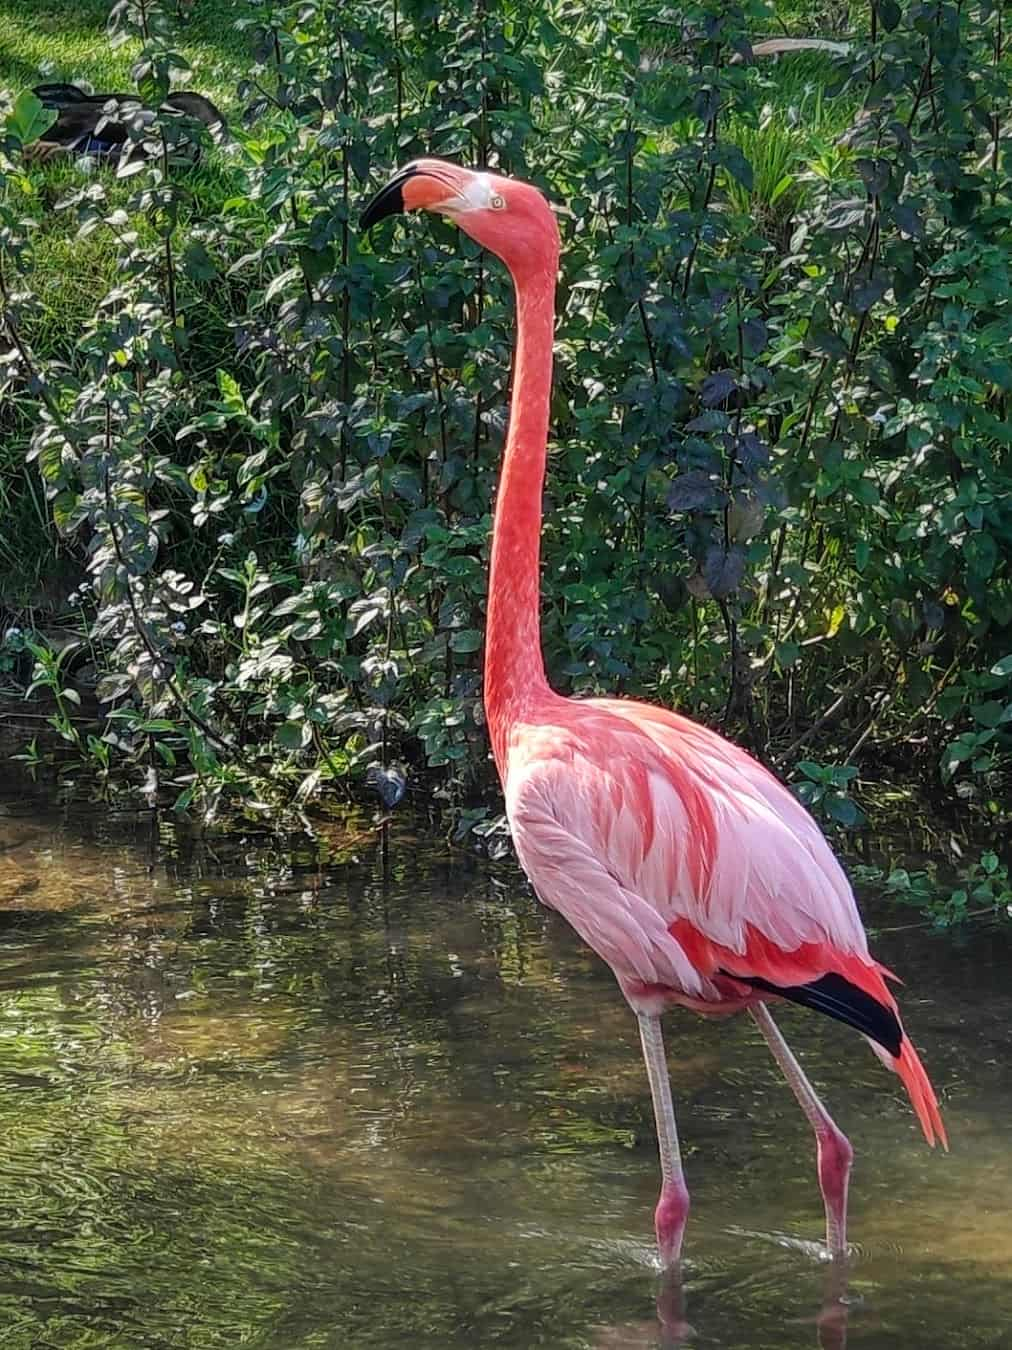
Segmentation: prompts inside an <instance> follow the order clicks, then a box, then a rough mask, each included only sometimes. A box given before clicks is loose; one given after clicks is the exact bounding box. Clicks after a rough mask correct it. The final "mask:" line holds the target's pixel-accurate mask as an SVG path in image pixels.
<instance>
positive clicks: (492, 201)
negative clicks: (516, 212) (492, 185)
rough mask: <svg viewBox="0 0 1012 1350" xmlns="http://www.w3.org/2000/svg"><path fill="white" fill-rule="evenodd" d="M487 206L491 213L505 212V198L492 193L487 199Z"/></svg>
mask: <svg viewBox="0 0 1012 1350" xmlns="http://www.w3.org/2000/svg"><path fill="white" fill-rule="evenodd" d="M488 204H489V206H490V207H491V208H492V210H493V211H505V210H506V198H505V197H501V196H500V195H499V193H498V192H493V193H492V195H491V197H489V199H488Z"/></svg>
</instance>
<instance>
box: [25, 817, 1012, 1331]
mask: <svg viewBox="0 0 1012 1350" xmlns="http://www.w3.org/2000/svg"><path fill="white" fill-rule="evenodd" d="M2 809H3V814H2V815H0V1071H2V1079H3V1092H2V1094H0V1131H2V1139H3V1147H2V1149H0V1322H2V1324H3V1330H2V1331H0V1346H2V1347H3V1350H22V1348H24V1350H29V1348H30V1350H45V1348H47V1347H60V1350H63V1348H64V1347H75V1348H76V1347H88V1350H92V1347H98V1346H103V1347H104V1346H115V1347H130V1348H132V1347H145V1348H147V1347H152V1348H156V1347H157V1348H158V1350H161V1348H162V1347H166V1348H167V1347H173V1348H175V1347H188V1348H189V1347H194V1350H197V1348H199V1350H204V1347H219V1346H221V1347H226V1346H227V1347H234V1346H240V1345H241V1346H253V1347H262V1348H264V1350H268V1348H269V1350H302V1348H303V1347H306V1348H307V1350H308V1348H309V1347H335V1348H336V1347H342V1348H343V1347H353V1348H354V1350H357V1348H358V1347H363V1348H366V1347H394V1346H398V1347H399V1346H412V1347H433V1350H435V1348H436V1347H439V1348H440V1350H448V1348H455V1347H460V1348H461V1350H464V1347H467V1350H474V1348H475V1347H482V1346H495V1347H518V1348H519V1347H534V1346H545V1347H598V1348H599V1350H605V1348H606V1347H608V1348H610V1350H618V1348H619V1347H622V1348H624V1350H632V1347H648V1346H660V1345H664V1346H673V1345H677V1344H681V1343H683V1341H684V1343H685V1344H687V1345H690V1346H699V1347H704V1348H705V1347H721V1348H722V1350H738V1348H739V1347H742V1348H744V1347H749V1350H765V1348H767V1347H768V1348H769V1350H796V1348H798V1350H800V1348H801V1347H806V1348H811V1347H818V1346H820V1345H821V1346H822V1347H824V1348H825V1347H828V1348H829V1350H840V1348H841V1347H842V1346H844V1344H846V1345H847V1346H849V1347H850V1350H887V1348H888V1350H938V1348H941V1347H953V1348H955V1347H958V1348H959V1350H978V1348H979V1350H983V1348H984V1347H998V1346H1005V1345H1006V1344H1007V1342H1008V1330H1009V1328H1010V1327H1012V1150H1010V1148H1009V1105H1010V1101H1012V1055H1010V1053H1009V1031H1008V1028H1009V1026H1010V1024H1012V980H1010V978H1009V975H1010V972H1012V943H1010V940H1009V937H1008V936H1007V935H1006V934H1003V933H1001V932H1000V931H998V930H995V929H978V930H975V931H973V932H972V933H971V934H970V935H969V936H967V937H966V938H965V939H961V940H960V941H959V942H954V941H953V939H952V937H951V936H944V937H941V938H939V937H937V936H934V935H932V934H930V933H928V932H926V931H923V930H920V929H917V928H912V929H904V930H902V931H892V932H889V931H883V932H881V933H880V935H879V936H878V938H877V941H876V947H877V951H878V954H879V955H880V957H881V959H883V960H884V961H886V962H887V963H890V964H895V965H896V966H898V967H899V968H900V969H901V971H902V973H903V975H904V977H905V978H906V980H907V984H908V988H907V990H906V992H905V995H904V997H903V1007H904V1011H905V1013H906V1016H907V1020H908V1024H909V1026H910V1027H911V1029H912V1031H913V1033H914V1037H915V1040H916V1041H917V1042H918V1044H919V1045H920V1046H921V1047H922V1048H923V1049H924V1051H925V1058H926V1062H927V1064H928V1067H929V1069H930V1071H931V1074H932V1076H933V1078H934V1081H935V1084H936V1086H937V1087H938V1089H939V1092H940V1095H941V1097H942V1099H943V1110H944V1113H945V1117H946V1121H947V1124H948V1127H949V1132H950V1136H951V1138H952V1142H953V1151H952V1153H951V1154H950V1155H949V1156H948V1157H946V1156H944V1155H942V1154H940V1153H931V1152H929V1150H928V1149H927V1148H926V1147H925V1146H924V1145H923V1144H922V1143H921V1142H920V1139H919V1135H918V1131H917V1127H916V1124H915V1122H914V1119H913V1116H912V1114H911V1112H910V1110H909V1108H908V1107H907V1105H906V1104H905V1101H904V1100H903V1098H902V1096H901V1094H900V1089H899V1085H898V1083H897V1082H896V1080H894V1079H892V1078H891V1076H889V1075H887V1074H886V1073H885V1072H884V1071H883V1070H882V1069H881V1068H880V1066H879V1065H878V1063H877V1061H876V1060H875V1059H874V1057H873V1056H872V1055H871V1054H870V1052H869V1051H868V1049H867V1047H866V1046H865V1045H864V1043H863V1042H862V1041H861V1040H860V1039H859V1038H858V1037H856V1036H854V1035H853V1034H852V1033H848V1032H847V1031H846V1030H845V1029H843V1028H840V1027H837V1026H835V1025H833V1024H830V1023H828V1022H825V1021H823V1020H821V1019H819V1018H817V1017H815V1016H814V1015H812V1014H805V1013H803V1012H800V1011H798V1010H793V1009H783V1010H782V1011H781V1012H780V1013H779V1020H780V1022H781V1025H782V1026H783V1027H784V1029H785V1031H786V1034H787V1035H788V1038H789V1039H790V1040H791V1041H792V1043H793V1044H794V1045H795V1047H796V1048H797V1049H798V1050H799V1052H800V1054H801V1055H802V1057H803V1058H804V1060H805V1063H806V1064H807V1065H808V1066H809V1068H810V1069H811V1070H812V1073H813V1076H814V1078H815V1080H816V1082H817V1083H818V1085H819V1086H820V1087H821V1088H823V1089H824V1090H825V1094H826V1097H827V1100H828V1102H829V1103H830V1105H831V1106H832V1108H833V1109H834V1110H835V1112H836V1115H837V1119H838V1120H839V1122H840V1124H841V1125H842V1126H843V1128H844V1129H845V1130H847V1132H848V1133H849V1134H850V1136H851V1138H852V1140H853V1142H854V1144H855V1147H856V1150H857V1163H856V1166H855V1172H854V1177H853V1186H852V1204H851V1236H852V1238H853V1240H854V1242H855V1243H856V1244H858V1251H857V1252H856V1254H855V1257H854V1261H853V1264H852V1268H851V1273H850V1283H849V1288H848V1289H847V1290H846V1291H841V1290H832V1289H829V1290H827V1289H826V1287H825V1286H826V1280H827V1272H826V1270H825V1268H824V1267H823V1266H821V1265H820V1264H819V1262H818V1261H817V1260H816V1259H814V1258H813V1255H812V1252H811V1250H810V1248H809V1247H808V1246H806V1244H809V1243H812V1242H814V1241H816V1240H817V1239H818V1238H819V1237H820V1234H821V1230H822V1212H821V1204H820V1200H819V1194H818V1189H817V1186H816V1182H815V1176H814V1168H813V1164H812V1148H811V1142H810V1139H809V1136H808V1131H807V1126H806V1125H805V1122H804V1120H803V1119H802V1117H801V1115H800V1112H799V1111H798V1110H797V1107H796V1105H795V1103H794V1101H793V1098H792V1097H791V1096H790V1095H789V1093H788V1091H787V1089H786V1088H785V1087H784V1086H783V1084H782V1083H781V1082H780V1080H779V1079H778V1076H777V1073H776V1070H775V1068H774V1066H773V1064H772V1061H771V1060H770V1059H769V1057H768V1055H767V1054H766V1052H765V1049H764V1047H763V1045H762V1042H761V1041H760V1040H759V1038H758V1034H757V1033H756V1032H755V1030H754V1029H753V1027H752V1025H751V1023H750V1021H749V1019H747V1018H734V1019H730V1020H726V1021H722V1022H718V1023H708V1022H703V1021H702V1020H700V1019H698V1018H694V1017H692V1016H691V1015H689V1014H678V1013H674V1014H672V1015H671V1016H670V1017H669V1018H668V1019H667V1024H668V1030H667V1036H668V1048H669V1059H670V1063H671V1072H672V1082H673V1088H674V1094H675V1100H676V1109H677V1111H678V1115H679V1122H680V1127H681V1132H682V1136H683V1142H684V1145H685V1150H686V1169H687V1174H688V1179H689V1184H690V1187H691V1189H692V1194H693V1205H694V1208H693V1215H692V1219H691V1220H690V1226H689V1230H688V1235H687V1248H686V1261H685V1267H684V1291H683V1294H684V1309H681V1308H679V1306H678V1298H677V1295H676V1292H675V1291H674V1290H671V1289H667V1290H665V1289H663V1288H659V1282H658V1275H657V1271H656V1269H655V1265H654V1256H653V1247H652V1241H651V1213H652V1207H653V1203H654V1199H655V1194H656V1189H657V1163H656V1154H655V1151H654V1142H653V1129H652V1121H651V1114H650V1100H649V1094H648V1090H647V1085H646V1080H645V1076H644V1073H643V1070H642V1066H641V1062H640V1057H639V1048H638V1043H637V1036H636V1030H635V1026H634V1023H633V1019H632V1017H631V1015H630V1014H629V1013H628V1011H627V1010H626V1008H625V1006H624V1004H623V1003H622V1000H621V998H620V996H619V994H618V992H617V989H616V987H615V985H614V983H613V981H612V979H611V977H610V975H609V974H608V972H607V971H606V970H605V969H604V967H603V966H601V965H600V964H599V963H598V962H597V960H596V959H595V958H594V957H592V956H591V955H590V954H589V953H588V952H586V951H585V950H584V949H583V948H582V947H581V945H580V943H579V942H578V940H577V939H576V938H575V937H574V936H573V935H572V934H571V933H570V932H569V931H568V930H567V929H566V927H565V925H564V924H562V923H561V922H560V921H559V920H557V919H556V918H554V917H553V916H551V915H549V914H547V913H546V912H544V911H543V910H541V909H539V908H538V907H537V906H536V905H535V903H534V902H533V900H532V898H531V896H530V895H529V893H528V891H527V889H526V887H525V885H524V883H523V881H522V879H521V878H520V877H519V875H518V874H517V873H516V872H515V871H514V870H512V868H510V867H507V866H505V865H502V864H500V865H489V864H485V863H482V862H480V861H477V860H475V859H472V858H469V857H467V856H464V855H462V854H461V853H459V852H456V853H454V852H451V851H449V850H448V849H446V848H445V847H444V846H443V845H442V844H441V842H440V841H439V840H438V839H433V838H432V837H431V836H430V835H427V834H425V833H424V832H423V831H421V830H419V831H417V832H413V831H412V829H411V828H410V824H409V823H407V822H405V823H403V824H401V825H400V826H399V827H398V830H397V832H395V833H394V834H393V835H392V836H391V839H390V844H389V852H388V857H387V859H386V861H385V862H384V859H383V856H382V850H381V848H380V846H379V841H378V839H377V836H376V834H375V832H374V830H373V829H372V826H371V822H370V820H369V818H368V817H362V818H360V819H350V820H349V821H348V822H345V823H342V824H335V825H333V826H331V827H328V828H327V829H326V830H325V831H324V836H323V838H322V840H321V841H320V842H319V843H318V844H317V845H315V846H314V845H311V844H309V843H307V842H306V841H304V840H302V841H293V842H292V843H291V844H290V845H285V844H282V843H279V842H278V841H277V840H271V839H270V838H269V837H268V836H259V837H253V836H250V837H243V836H241V835H234V836H230V837H225V838H222V837H217V838H214V839H208V840H204V841H201V840H199V839H197V838H195V837H193V836H189V835H187V833H186V832H185V831H182V830H177V829H176V828H174V827H171V826H163V827H161V832H160V833H159V831H158V829H157V828H153V827H152V825H151V823H150V821H149V819H148V818H147V817H145V816H140V815H139V816H137V817H131V816H116V815H115V814H111V813H110V812H109V811H108V810H105V809H103V810H100V811H96V810H94V809H93V810H87V809H69V808H63V809H59V808H47V807H45V806H44V805H40V803H39V802H33V801H31V800H30V799H25V798H23V797H21V798H18V799H16V800H12V801H8V802H7V804H6V806H4V807H3V808H2ZM871 908H872V913H873V917H877V918H879V920H880V921H881V925H882V927H883V928H887V927H892V926H895V925H899V924H903V923H904V922H905V921H906V919H907V916H906V914H905V913H904V912H903V911H897V910H895V909H892V910H888V909H887V910H881V911H879V912H878V913H877V915H876V914H875V911H874V906H872V907H871ZM841 1293H843V1296H844V1299H845V1302H841V1301H839V1295H840V1294H841ZM658 1295H660V1299H659V1307H660V1315H658ZM827 1299H828V1304H827V1308H828V1311H827V1312H826V1313H825V1315H822V1312H823V1305H824V1300H827ZM848 1314H849V1319H848V1316H847V1315H848ZM848 1322H849V1324H847V1325H845V1323H848ZM686 1324H687V1325H688V1327H689V1328H691V1330H687V1328H686Z"/></svg>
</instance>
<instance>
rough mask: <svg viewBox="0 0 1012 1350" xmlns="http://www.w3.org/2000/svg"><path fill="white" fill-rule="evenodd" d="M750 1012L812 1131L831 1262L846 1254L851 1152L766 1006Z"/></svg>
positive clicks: (847, 1142)
mask: <svg viewBox="0 0 1012 1350" xmlns="http://www.w3.org/2000/svg"><path fill="white" fill-rule="evenodd" d="M749 1012H750V1013H751V1014H752V1016H753V1018H754V1019H755V1024H756V1026H757V1027H758V1028H759V1030H760V1031H761V1032H762V1034H763V1037H764V1039H765V1041H766V1044H767V1045H768V1046H769V1048H770V1050H771V1051H772V1054H773V1058H774V1059H775V1060H776V1062H777V1063H778V1064H779V1065H780V1068H781V1069H782V1070H783V1074H784V1077H785V1078H786V1079H787V1082H788V1083H789V1084H790V1088H791V1091H792V1092H793V1093H794V1095H795V1097H797V1099H798V1104H799V1106H800V1107H801V1109H802V1111H804V1113H805V1115H806V1117H807V1118H808V1123H809V1124H810V1125H811V1127H812V1129H813V1130H814V1131H815V1143H816V1149H817V1153H818V1166H819V1187H820V1189H821V1191H822V1199H823V1203H824V1204H825V1206H826V1246H827V1247H828V1248H829V1254H830V1256H832V1257H833V1258H834V1259H835V1258H838V1257H844V1256H846V1254H847V1183H848V1181H849V1179H850V1165H851V1163H852V1162H853V1159H854V1150H853V1149H852V1148H851V1146H850V1140H849V1139H848V1138H847V1136H846V1135H845V1134H844V1133H843V1131H842V1130H841V1129H840V1128H839V1127H838V1126H837V1125H836V1123H835V1122H834V1120H833V1118H832V1116H831V1115H830V1114H829V1112H828V1111H827V1110H826V1108H825V1107H824V1106H823V1104H822V1102H821V1101H820V1100H819V1097H818V1094H817V1093H816V1091H815V1089H814V1088H813V1087H812V1085H811V1083H810V1082H809V1081H808V1079H807V1078H806V1077H805V1072H804V1070H803V1069H802V1067H801V1065H800V1064H799V1063H798V1061H797V1060H796V1059H795V1057H794V1054H793V1052H792V1050H791V1048H790V1046H789V1045H788V1044H787V1042H786V1041H785V1040H784V1038H783V1034H782V1033H781V1031H780V1028H779V1027H778V1026H777V1024H776V1022H774V1020H773V1018H772V1016H771V1015H770V1011H769V1009H768V1008H767V1007H766V1005H765V1003H758V1004H755V1005H754V1006H753V1007H751V1008H750V1009H749Z"/></svg>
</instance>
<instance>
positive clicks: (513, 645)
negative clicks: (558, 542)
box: [485, 249, 558, 777]
mask: <svg viewBox="0 0 1012 1350" xmlns="http://www.w3.org/2000/svg"><path fill="white" fill-rule="evenodd" d="M557 265H558V257H557V254H556V252H555V250H554V249H550V250H548V252H547V254H546V256H544V257H543V259H541V260H539V262H538V263H537V264H535V265H534V266H532V267H531V268H530V269H529V270H528V269H527V268H525V269H524V270H523V272H520V271H516V272H514V274H513V281H514V284H515V286H516V294H517V348H516V358H515V360H514V363H513V396H512V399H511V401H510V415H509V430H508V432H507V435H506V448H505V450H504V452H503V462H502V472H501V475H500V478H499V494H498V497H497V500H496V507H495V522H494V524H493V528H492V564H491V569H490V572H489V589H488V621H487V625H486V632H485V711H486V715H487V717H488V725H489V733H490V736H491V740H492V753H493V755H494V756H495V762H496V766H497V768H498V770H499V775H500V777H503V776H504V772H505V767H506V747H507V743H508V739H509V730H510V727H511V726H512V725H513V724H514V723H515V722H517V721H518V720H520V719H522V718H523V717H524V716H525V714H526V713H528V712H529V711H530V710H531V708H532V707H533V705H534V704H535V703H536V702H537V700H538V699H539V697H544V695H545V694H547V693H548V682H547V680H546V678H545V664H544V658H543V657H542V654H541V624H540V620H539V614H538V609H539V600H540V589H541V586H540V582H541V578H540V560H541V493H542V489H543V487H544V481H545V456H546V452H547V445H548V412H549V403H550V400H551V392H552V340H553V335H554V330H555V274H556V269H557Z"/></svg>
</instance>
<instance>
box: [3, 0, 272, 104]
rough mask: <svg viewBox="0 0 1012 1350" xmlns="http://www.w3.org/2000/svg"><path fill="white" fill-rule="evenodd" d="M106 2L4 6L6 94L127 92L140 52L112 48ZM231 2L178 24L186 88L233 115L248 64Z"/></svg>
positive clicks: (10, 0) (207, 1) (221, 1)
mask: <svg viewBox="0 0 1012 1350" xmlns="http://www.w3.org/2000/svg"><path fill="white" fill-rule="evenodd" d="M108 15H109V4H108V3H107V0H80V3H74V4H71V3H68V2H67V0H38V3H33V4H30V5H26V4H24V3H22V0H0V92H2V91H7V92H8V93H16V92H17V91H18V90H20V89H27V88H30V87H31V86H32V85H34V84H39V83H40V82H42V81H44V80H47V81H48V80H69V81H71V82H73V83H80V82H82V81H85V82H87V83H88V84H90V85H91V86H92V87H93V88H94V89H96V90H100V89H101V90H105V89H109V90H116V91H129V90H131V89H132V88H133V80H132V79H131V75H130V68H131V66H132V65H133V63H134V61H135V60H136V59H137V53H138V50H139V45H138V44H137V43H136V42H125V43H123V45H122V46H119V47H113V45H112V44H111V42H110V39H109V35H108V33H107V31H106V21H107V19H108ZM237 17H238V11H237V7H236V6H235V5H234V4H233V3H231V0H196V3H195V4H194V6H193V8H192V10H191V11H190V13H189V15H188V16H187V17H186V18H185V19H183V20H181V22H180V35H181V36H180V41H179V43H178V44H176V47H177V50H178V51H179V52H181V53H182V55H183V56H185V57H186V59H187V60H188V61H189V63H190V66H191V68H192V73H191V75H190V77H189V78H188V80H187V81H186V83H187V87H189V88H192V89H196V90H197V91H198V92H199V93H202V94H206V95H207V96H208V97H209V98H211V99H213V100H214V102H215V103H219V104H221V105H223V106H224V107H225V108H227V107H228V106H229V105H230V104H234V101H235V87H236V83H237V80H238V78H239V75H240V73H241V71H242V69H243V67H244V65H245V64H246V41H245V38H244V36H243V34H242V33H240V32H238V31H237V30H236V27H235V20H236V18H237Z"/></svg>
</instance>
